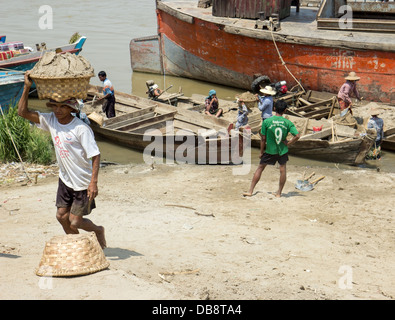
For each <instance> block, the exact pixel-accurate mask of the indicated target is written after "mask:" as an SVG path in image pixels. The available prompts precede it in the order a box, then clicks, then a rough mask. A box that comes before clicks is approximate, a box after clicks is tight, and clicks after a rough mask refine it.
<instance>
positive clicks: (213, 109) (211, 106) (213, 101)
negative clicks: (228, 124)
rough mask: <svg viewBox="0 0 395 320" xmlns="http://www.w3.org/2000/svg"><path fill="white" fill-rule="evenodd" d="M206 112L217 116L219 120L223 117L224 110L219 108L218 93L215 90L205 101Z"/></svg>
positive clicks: (210, 92) (211, 91)
mask: <svg viewBox="0 0 395 320" xmlns="http://www.w3.org/2000/svg"><path fill="white" fill-rule="evenodd" d="M205 105H206V110H205V113H206V114H208V115H211V116H214V115H215V116H216V117H217V118H219V117H220V116H221V115H222V112H223V110H222V109H221V108H219V102H218V98H217V92H216V91H215V90H210V91H209V93H208V97H207V98H206V100H205Z"/></svg>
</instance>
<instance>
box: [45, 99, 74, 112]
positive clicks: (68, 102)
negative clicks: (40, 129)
mask: <svg viewBox="0 0 395 320" xmlns="http://www.w3.org/2000/svg"><path fill="white" fill-rule="evenodd" d="M55 105H66V106H69V107H71V108H73V109H74V110H76V111H80V109H79V105H80V104H79V103H78V101H77V100H76V99H69V100H65V101H63V102H57V101H55V100H52V99H51V100H49V102H47V107H48V108H51V107H53V106H55Z"/></svg>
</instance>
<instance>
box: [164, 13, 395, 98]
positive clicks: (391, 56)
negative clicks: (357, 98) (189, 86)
mask: <svg viewBox="0 0 395 320" xmlns="http://www.w3.org/2000/svg"><path fill="white" fill-rule="evenodd" d="M157 17H158V34H159V39H160V40H159V41H160V50H161V56H162V61H161V64H162V68H163V70H162V71H163V72H165V73H166V74H172V75H177V76H183V77H190V78H194V79H200V80H205V81H210V82H213V83H220V84H224V85H228V86H234V87H239V88H245V89H250V88H251V83H252V81H253V79H254V75H255V74H263V75H267V76H269V77H270V79H271V80H272V81H273V82H274V81H280V80H286V81H287V83H288V84H289V86H292V85H294V84H296V82H295V80H294V79H293V77H292V76H291V75H290V73H289V72H288V71H287V70H286V68H285V67H284V65H283V64H282V62H281V59H280V57H279V55H278V52H277V51H276V48H275V45H274V42H273V41H272V40H270V39H258V38H254V37H249V36H245V35H240V34H234V33H229V32H226V28H225V27H224V26H223V25H221V24H217V23H213V22H211V21H207V20H203V19H199V18H197V17H193V20H192V21H193V22H192V23H191V22H190V21H189V22H186V21H183V20H182V19H179V18H178V17H177V16H176V15H172V14H169V13H168V12H165V11H162V10H160V9H159V8H158V9H157ZM307 42H308V41H306V43H307ZM276 44H277V46H278V49H279V52H280V54H281V57H282V59H283V61H284V62H285V64H286V66H287V67H288V69H289V70H290V72H291V73H292V74H293V75H294V76H295V77H296V78H297V79H298V80H300V81H301V83H302V84H303V86H304V87H305V89H312V90H318V91H328V92H333V93H337V91H338V90H339V88H340V86H341V85H342V84H343V82H344V77H345V76H346V75H347V74H348V73H349V72H350V71H355V72H356V73H357V74H358V76H360V77H361V80H360V81H359V82H358V90H359V92H360V93H361V95H362V96H363V97H364V99H366V100H372V101H380V102H384V103H390V104H395V52H394V51H380V50H370V49H369V50H363V49H361V50H359V49H355V48H350V49H344V44H343V45H340V43H339V46H338V47H336V46H322V45H312V44H311V41H310V43H309V44H303V43H289V42H281V41H276Z"/></svg>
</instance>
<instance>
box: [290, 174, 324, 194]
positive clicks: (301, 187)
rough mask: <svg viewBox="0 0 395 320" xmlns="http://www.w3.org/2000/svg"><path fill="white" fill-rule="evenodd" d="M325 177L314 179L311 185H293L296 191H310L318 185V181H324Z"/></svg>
mask: <svg viewBox="0 0 395 320" xmlns="http://www.w3.org/2000/svg"><path fill="white" fill-rule="evenodd" d="M324 178H325V176H322V177H319V178H318V179H315V180H314V181H312V182H311V183H308V184H306V185H297V184H296V185H295V188H296V189H299V190H300V191H311V190H313V189H314V186H315V185H316V184H317V183H318V181H321V180H322V179H324Z"/></svg>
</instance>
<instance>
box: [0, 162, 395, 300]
mask: <svg viewBox="0 0 395 320" xmlns="http://www.w3.org/2000/svg"><path fill="white" fill-rule="evenodd" d="M233 169H234V166H197V165H177V164H176V165H165V164H161V165H155V166H154V168H152V167H151V166H149V165H146V164H141V165H116V166H106V167H103V168H101V170H100V174H99V195H98V197H97V209H95V210H94V211H93V213H92V214H91V215H90V219H92V220H93V221H94V222H95V223H97V224H99V225H103V226H104V227H105V229H106V238H107V245H108V248H106V249H105V250H104V253H105V255H106V258H107V259H108V260H109V262H110V267H109V268H108V269H106V270H103V271H100V272H97V273H94V274H91V275H86V276H80V277H72V278H53V279H51V282H50V285H49V286H48V285H47V286H46V287H45V286H44V287H43V286H42V278H40V277H38V276H37V275H36V274H35V269H36V268H37V266H38V264H39V261H40V259H41V256H42V253H43V249H44V246H45V243H46V241H49V240H50V239H51V238H52V237H54V236H57V235H62V234H63V230H62V228H61V226H60V224H59V223H58V222H57V220H56V218H55V193H56V187H57V175H56V170H55V172H47V173H46V174H44V175H42V174H41V175H37V179H35V180H36V181H37V183H35V182H34V181H33V183H26V181H20V182H17V181H13V182H9V183H3V184H1V185H0V266H1V270H2V272H1V274H0V299H132V300H140V299H147V300H151V299H154V300H157V299H159V300H168V299H183V300H191V299H202V300H204V299H210V300H221V299H244V300H255V299H265V300H271V299H280V300H282V299H319V300H324V299H351V300H355V299H394V297H395V282H394V279H395V272H394V269H393V266H394V264H395V258H394V255H393V252H394V249H395V243H394V230H395V229H394V225H393V223H394V221H393V214H394V212H393V210H394V209H393V208H394V200H393V199H394V198H393V192H392V189H393V185H394V181H395V174H393V173H384V172H377V171H374V170H364V169H360V170H338V169H335V168H314V167H313V168H307V167H296V166H288V180H287V182H286V185H285V188H284V194H283V197H282V198H280V199H276V198H274V197H273V196H271V195H270V192H272V191H276V188H277V185H278V176H279V172H278V169H277V168H276V167H268V168H267V169H266V170H265V171H264V173H263V176H262V179H261V181H260V182H259V183H258V185H257V187H256V189H255V191H256V194H255V195H254V196H253V197H251V198H244V197H242V195H241V194H242V192H244V191H246V190H247V188H248V186H249V183H250V181H251V178H252V175H253V172H254V169H255V168H252V169H251V171H250V172H249V173H248V174H246V175H240V176H237V175H234V171H233ZM303 171H306V172H307V173H311V172H315V173H316V175H317V176H321V175H324V176H325V179H324V180H322V181H320V182H319V183H318V184H317V185H316V186H315V188H314V189H313V190H312V191H309V192H301V191H299V190H297V189H295V186H294V185H295V182H296V180H297V179H300V178H301V176H302V172H303ZM33 180H34V179H33Z"/></svg>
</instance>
